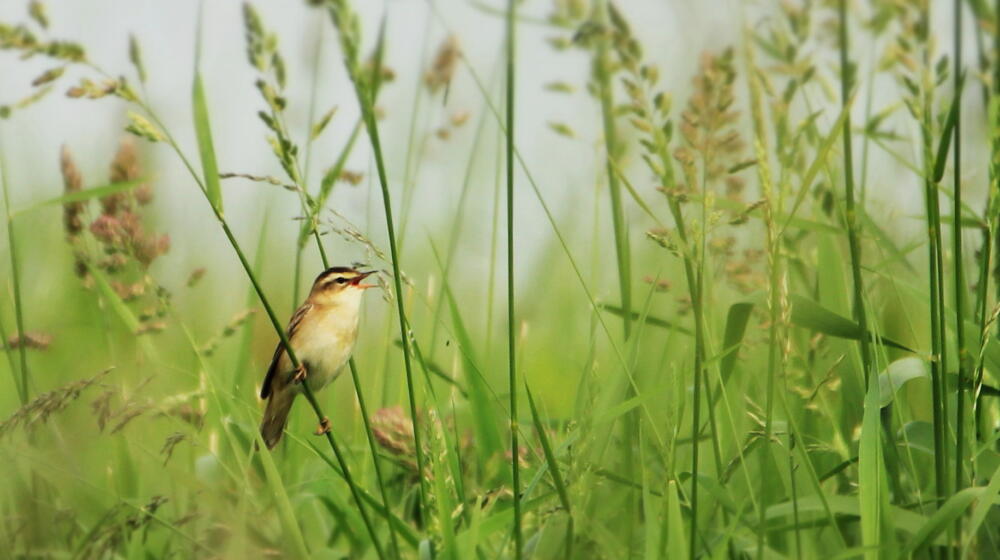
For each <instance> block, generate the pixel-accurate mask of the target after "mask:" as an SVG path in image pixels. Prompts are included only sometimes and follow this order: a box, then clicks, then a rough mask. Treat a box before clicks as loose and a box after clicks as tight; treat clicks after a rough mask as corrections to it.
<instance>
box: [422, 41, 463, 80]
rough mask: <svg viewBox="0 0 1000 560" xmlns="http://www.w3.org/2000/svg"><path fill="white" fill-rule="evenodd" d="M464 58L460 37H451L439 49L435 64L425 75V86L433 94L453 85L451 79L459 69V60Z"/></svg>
mask: <svg viewBox="0 0 1000 560" xmlns="http://www.w3.org/2000/svg"><path fill="white" fill-rule="evenodd" d="M461 57H462V49H461V47H459V44H458V37H456V36H454V35H449V36H448V38H447V39H445V40H444V42H443V43H441V46H440V47H438V51H437V55H435V57H434V63H433V64H432V65H431V67H430V69H429V70H427V72H426V73H425V74H424V85H426V86H427V89H429V90H431V92H432V93H436V92H437V91H438V90H440V89H441V88H443V87H447V86H448V85H449V84H451V79H452V77H454V75H455V69H456V68H458V60H459V59H460V58H461Z"/></svg>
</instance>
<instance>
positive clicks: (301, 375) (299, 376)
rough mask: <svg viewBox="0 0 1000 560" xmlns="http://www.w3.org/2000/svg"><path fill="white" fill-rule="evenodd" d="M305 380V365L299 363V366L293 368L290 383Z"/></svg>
mask: <svg viewBox="0 0 1000 560" xmlns="http://www.w3.org/2000/svg"><path fill="white" fill-rule="evenodd" d="M305 380H306V366H304V365H302V364H299V367H297V368H295V375H293V376H292V383H302V382H303V381H305Z"/></svg>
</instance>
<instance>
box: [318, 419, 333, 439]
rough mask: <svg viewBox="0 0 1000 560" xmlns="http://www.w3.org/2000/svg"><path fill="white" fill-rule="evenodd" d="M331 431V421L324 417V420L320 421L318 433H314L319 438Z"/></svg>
mask: <svg viewBox="0 0 1000 560" xmlns="http://www.w3.org/2000/svg"><path fill="white" fill-rule="evenodd" d="M330 430H331V427H330V419H329V418H327V417H326V416H324V417H323V420H322V421H320V423H319V427H317V428H316V432H314V433H315V434H316V435H318V436H321V435H324V434H328V433H330Z"/></svg>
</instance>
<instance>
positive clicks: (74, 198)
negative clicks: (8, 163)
mask: <svg viewBox="0 0 1000 560" xmlns="http://www.w3.org/2000/svg"><path fill="white" fill-rule="evenodd" d="M145 182H146V179H135V180H132V181H122V182H119V183H111V184H108V185H102V186H100V187H93V188H90V189H83V190H81V191H76V192H71V193H68V194H64V195H62V196H57V197H55V198H49V199H47V200H43V201H41V202H36V203H35V204H32V205H30V206H27V207H25V208H21V209H20V210H16V211H14V212H12V213H11V216H18V215H20V214H25V213H28V212H33V211H35V210H38V209H39V208H44V207H46V206H56V205H62V204H69V203H71V202H83V201H85V200H91V199H94V198H103V197H105V196H108V195H112V194H116V193H120V192H122V191H127V190H130V189H133V188H135V187H137V186H139V185H141V184H143V183H145Z"/></svg>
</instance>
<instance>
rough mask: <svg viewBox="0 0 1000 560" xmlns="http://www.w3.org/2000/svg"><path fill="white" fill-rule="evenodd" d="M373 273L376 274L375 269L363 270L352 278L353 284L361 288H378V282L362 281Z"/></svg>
mask: <svg viewBox="0 0 1000 560" xmlns="http://www.w3.org/2000/svg"><path fill="white" fill-rule="evenodd" d="M372 274H375V271H374V270H369V271H368V272H361V273H359V274H358V275H357V276H355V277H354V278H352V279H351V285H352V286H356V287H358V288H361V289H362V290H367V289H368V288H377V287H378V284H362V283H361V281H362V280H364V279H365V278H368V277H369V276H371V275H372Z"/></svg>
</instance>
